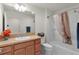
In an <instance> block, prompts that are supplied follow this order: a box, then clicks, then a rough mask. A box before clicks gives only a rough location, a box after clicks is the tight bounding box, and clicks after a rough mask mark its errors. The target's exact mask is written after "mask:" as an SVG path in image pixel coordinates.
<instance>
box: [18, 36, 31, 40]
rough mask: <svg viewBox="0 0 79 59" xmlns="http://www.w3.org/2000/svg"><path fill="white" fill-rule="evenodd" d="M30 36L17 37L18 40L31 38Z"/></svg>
mask: <svg viewBox="0 0 79 59" xmlns="http://www.w3.org/2000/svg"><path fill="white" fill-rule="evenodd" d="M29 39H30V37H17V38H16V40H29Z"/></svg>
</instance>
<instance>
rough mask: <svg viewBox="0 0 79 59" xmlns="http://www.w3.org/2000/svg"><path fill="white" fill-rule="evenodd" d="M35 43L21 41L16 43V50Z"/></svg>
mask: <svg viewBox="0 0 79 59" xmlns="http://www.w3.org/2000/svg"><path fill="white" fill-rule="evenodd" d="M33 44H34V42H33V41H29V42H24V43H19V44H16V45H14V50H16V49H20V48H24V47H27V46H30V45H33Z"/></svg>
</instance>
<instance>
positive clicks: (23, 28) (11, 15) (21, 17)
mask: <svg viewBox="0 0 79 59" xmlns="http://www.w3.org/2000/svg"><path fill="white" fill-rule="evenodd" d="M3 9H4V11H3V20H5V21H4V23H5V25H4V27H5V28H6V27H7V25H8V26H9V28H10V29H11V31H12V33H13V34H17V33H28V32H31V33H35V14H33V13H32V12H30V11H24V12H20V11H18V10H16V9H14V8H13V7H10V6H7V5H3Z"/></svg>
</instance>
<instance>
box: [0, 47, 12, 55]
mask: <svg viewBox="0 0 79 59" xmlns="http://www.w3.org/2000/svg"><path fill="white" fill-rule="evenodd" d="M11 50H12V46H7V47H2V48H0V54H2V53H6V52H10V51H11Z"/></svg>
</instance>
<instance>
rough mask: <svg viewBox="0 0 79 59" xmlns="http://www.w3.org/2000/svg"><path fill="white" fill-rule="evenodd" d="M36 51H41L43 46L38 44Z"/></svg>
mask: <svg viewBox="0 0 79 59" xmlns="http://www.w3.org/2000/svg"><path fill="white" fill-rule="evenodd" d="M35 51H41V44H40V43H39V44H36V45H35Z"/></svg>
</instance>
